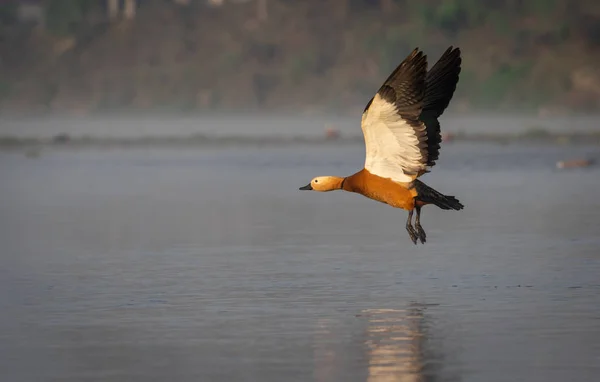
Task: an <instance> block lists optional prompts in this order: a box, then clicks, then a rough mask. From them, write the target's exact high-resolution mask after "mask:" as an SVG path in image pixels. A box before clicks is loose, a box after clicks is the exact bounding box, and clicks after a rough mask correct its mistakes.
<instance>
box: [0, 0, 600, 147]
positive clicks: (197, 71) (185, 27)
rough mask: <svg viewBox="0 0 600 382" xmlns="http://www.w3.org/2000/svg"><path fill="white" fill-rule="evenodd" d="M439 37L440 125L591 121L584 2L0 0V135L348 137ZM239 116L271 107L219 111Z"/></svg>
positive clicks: (598, 54) (597, 81)
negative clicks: (452, 56) (453, 87)
mask: <svg viewBox="0 0 600 382" xmlns="http://www.w3.org/2000/svg"><path fill="white" fill-rule="evenodd" d="M450 45H453V46H459V47H460V48H461V49H462V55H463V66H462V67H463V69H462V73H461V76H460V81H459V84H458V88H457V91H456V93H455V96H454V98H453V101H452V103H451V106H450V107H449V109H448V110H447V111H446V114H445V117H444V118H447V119H445V121H446V122H445V123H444V122H443V124H442V125H443V130H444V131H447V132H454V133H457V132H463V133H469V132H482V131H483V132H494V133H507V132H515V131H522V130H523V129H537V130H540V129H547V130H561V131H566V132H570V131H577V130H582V129H583V130H588V131H589V130H594V129H596V128H597V122H596V120H595V119H594V118H591V119H590V118H589V117H587V116H589V115H590V114H591V115H594V114H596V113H597V112H598V109H599V108H600V69H599V67H598V65H597V63H598V62H600V49H599V47H600V6H599V5H598V3H597V2H596V1H592V0H590V1H585V0H580V1H576V2H571V1H567V0H531V1H521V0H493V1H492V0H489V1H477V0H443V1H442V0H422V1H405V0H294V1H291V0H144V1H135V0H37V1H36V0H27V1H25V0H22V1H3V2H2V4H1V5H0V113H1V117H0V118H1V119H2V122H3V123H2V128H1V130H0V134H2V135H3V136H36V135H38V136H39V135H40V134H41V135H56V134H59V133H67V134H74V135H100V136H102V135H104V136H106V135H108V136H113V135H114V136H121V135H123V134H126V135H127V134H129V135H132V136H136V135H137V136H139V135H177V134H180V135H181V134H184V135H185V134H194V133H202V134H205V133H206V134H219V133H221V134H253V133H264V134H288V135H289V134H292V135H303V134H305V133H308V134H310V133H313V134H322V133H323V131H325V129H326V128H327V126H329V125H330V124H334V125H335V126H333V127H334V128H336V129H339V130H340V131H341V132H342V133H347V134H357V133H360V130H359V129H358V121H360V119H359V118H360V113H361V112H362V110H363V108H364V106H365V104H366V102H367V101H368V100H369V98H370V97H371V96H372V95H373V94H374V92H375V91H376V90H377V88H378V87H379V86H380V84H381V83H382V81H383V80H384V79H385V78H386V77H387V76H388V75H389V73H390V71H391V70H393V68H395V67H396V66H397V65H398V64H399V62H400V61H401V60H402V59H403V58H404V57H405V56H406V55H407V54H408V53H409V52H410V51H411V50H412V49H413V48H414V47H420V48H422V49H424V50H425V52H426V53H427V54H428V57H429V62H430V65H433V63H434V62H435V61H436V60H437V59H438V58H439V56H440V55H441V53H442V52H443V51H444V50H445V49H446V48H447V47H448V46H450ZM248 114H253V115H262V116H269V117H270V118H272V119H271V120H266V121H265V120H264V119H262V122H260V123H257V124H255V126H252V127H249V126H240V125H241V124H239V123H237V122H236V123H225V124H221V125H226V126H221V125H220V124H219V121H222V118H220V117H222V116H224V115H226V116H228V117H230V118H231V117H234V116H236V115H238V116H239V115H242V116H243V115H248ZM507 114H510V115H512V116H513V117H515V118H517V119H514V118H513V119H511V120H507V119H506V115H507ZM482 115H483V116H484V118H475V119H473V118H474V116H482ZM574 115H576V116H577V117H574ZM117 116H118V117H119V118H125V117H131V116H134V119H133V120H131V119H125V122H124V123H121V122H114V121H113V119H112V118H115V117H117ZM161 116H162V117H164V116H168V117H169V119H168V121H169V122H166V121H162V122H160V120H157V119H156V118H157V117H161ZM199 116H201V117H208V116H217V117H216V118H213V119H200V120H199V119H198V117H199ZM275 116H279V117H282V118H279V119H277V118H276V117H275ZM582 116H583V117H582ZM50 117H52V119H48V118H50ZM292 117H293V118H292ZM307 117H310V118H312V119H309V120H307ZM465 117H467V120H465V119H464V118H465ZM24 118H25V120H24ZM107 118H108V119H107ZM294 118H295V119H294ZM461 118H462V119H461ZM332 119H333V120H332ZM50 121H52V123H50ZM82 121H86V123H85V124H83V123H82ZM95 121H96V122H95ZM286 121H287V123H286ZM307 121H309V122H308V123H307ZM483 121H488V123H483ZM115 123H116V125H117V126H115ZM163 124H166V125H168V126H163ZM83 126H85V128H84V127H83Z"/></svg>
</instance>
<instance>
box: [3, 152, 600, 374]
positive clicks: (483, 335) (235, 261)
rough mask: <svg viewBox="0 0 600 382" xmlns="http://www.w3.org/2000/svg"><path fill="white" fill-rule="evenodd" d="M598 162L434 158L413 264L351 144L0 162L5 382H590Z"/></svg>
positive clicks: (399, 219) (599, 347) (396, 220)
mask: <svg viewBox="0 0 600 382" xmlns="http://www.w3.org/2000/svg"><path fill="white" fill-rule="evenodd" d="M598 153H599V148H598V147H584V146H577V147H574V146H535V145H528V146H525V145H515V146H511V145H509V146H502V145H491V144H490V145H487V144H477V145H468V144H459V143H455V144H451V143H450V144H445V145H444V147H443V149H442V154H441V157H440V161H439V163H438V165H437V166H436V167H435V168H434V170H433V171H432V172H431V173H430V174H428V175H426V176H425V177H423V181H424V182H426V183H427V184H429V185H430V186H432V187H434V188H436V189H438V190H439V191H441V192H444V193H446V194H450V195H456V196H457V197H458V198H459V199H460V200H461V202H463V203H464V204H465V206H466V207H465V209H464V210H463V211H442V210H440V209H436V208H435V207H431V206H429V207H426V208H425V209H424V212H423V217H422V223H423V226H424V228H425V230H426V231H427V233H428V240H429V241H428V242H427V243H426V244H425V245H424V246H421V245H419V246H414V245H413V244H412V243H411V242H410V239H409V238H408V235H407V233H406V231H405V228H404V225H405V220H406V216H407V213H406V212H405V211H401V210H396V209H393V208H391V207H389V206H385V205H383V204H379V203H377V202H374V201H371V200H368V199H366V198H364V197H361V196H359V195H355V194H349V193H341V192H332V193H327V194H320V193H311V192H302V191H299V190H298V187H300V186H303V185H305V184H306V183H308V181H309V180H310V179H311V178H312V177H313V176H316V175H349V174H351V173H353V172H354V171H356V170H358V169H359V168H360V167H361V166H362V164H363V148H362V147H361V146H360V145H356V146H352V145H345V146H342V145H337V146H336V145H331V146H319V147H300V146H298V147H285V148H260V149H256V148H244V147H239V148H229V149H210V148H196V149H191V148H187V149H184V150H173V149H171V150H167V149H164V150H161V149H146V150H144V149H135V150H133V149H132V150H116V149H115V150H94V149H89V150H80V151H77V150H73V151H69V150H60V151H43V152H42V155H41V157H39V158H35V159H31V158H27V157H26V156H25V155H23V154H22V153H17V152H0V179H1V182H0V195H1V198H0V242H1V243H2V250H1V251H0V253H1V255H0V256H1V257H0V311H1V312H2V314H1V315H0V370H1V372H2V380H5V381H107V380H110V381H165V380H167V381H213V380H214V381H216V380H218V381H277V382H278V381H371V382H375V381H378V382H383V381H386V382H388V381H486V382H493V381H528V382H534V381H540V382H549V381H561V382H562V381H597V380H598V379H597V378H598V375H599V374H600V196H599V195H600V169H599V167H591V168H588V169H578V170H571V171H559V170H557V169H556V168H555V162H556V161H557V160H562V159H570V158H578V157H583V156H597V155H598Z"/></svg>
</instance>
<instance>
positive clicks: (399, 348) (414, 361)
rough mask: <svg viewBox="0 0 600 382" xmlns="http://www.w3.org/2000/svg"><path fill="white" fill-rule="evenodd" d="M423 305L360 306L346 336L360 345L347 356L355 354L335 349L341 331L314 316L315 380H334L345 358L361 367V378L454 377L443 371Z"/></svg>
mask: <svg viewBox="0 0 600 382" xmlns="http://www.w3.org/2000/svg"><path fill="white" fill-rule="evenodd" d="M428 306H430V305H424V304H419V303H412V304H410V305H409V306H408V307H407V308H406V309H383V308H382V309H365V310H362V311H361V313H360V314H358V315H357V320H358V321H359V322H360V324H359V325H358V328H357V330H356V332H355V333H354V335H352V336H351V337H353V338H352V340H350V339H348V341H352V342H353V343H360V344H362V348H361V349H360V353H361V355H360V356H359V357H358V359H353V358H354V357H353V356H352V354H354V356H356V355H357V354H355V353H354V352H352V351H348V349H340V348H339V346H337V348H336V346H335V344H339V343H340V342H341V341H340V337H344V334H343V333H336V327H335V324H334V323H332V322H331V321H329V320H326V319H323V320H319V321H318V323H317V330H316V333H315V343H316V345H315V354H314V357H315V380H316V381H331V380H337V379H339V378H340V377H341V375H339V374H340V373H339V368H340V366H342V365H345V364H346V363H347V362H349V363H352V364H353V365H347V366H351V367H352V366H353V367H352V368H353V369H354V371H355V372H356V371H357V370H363V372H364V375H361V380H365V381H367V382H434V381H440V380H444V381H459V380H460V378H458V377H452V373H448V371H447V370H443V369H444V361H445V358H446V357H445V355H444V354H443V350H442V347H441V346H439V343H438V342H439V341H438V338H437V336H436V334H435V333H434V332H435V331H436V327H435V323H434V319H433V318H432V317H431V316H430V315H428V314H427V312H426V310H427V308H428ZM346 335H347V334H346ZM356 337H359V338H356ZM331 345H333V346H331ZM357 353H358V352H357ZM348 358H350V359H348ZM357 364H362V365H357ZM356 366H359V367H358V368H357V367H356ZM348 368H350V367H345V369H348ZM354 377H357V376H356V374H354ZM440 378H441V379H440Z"/></svg>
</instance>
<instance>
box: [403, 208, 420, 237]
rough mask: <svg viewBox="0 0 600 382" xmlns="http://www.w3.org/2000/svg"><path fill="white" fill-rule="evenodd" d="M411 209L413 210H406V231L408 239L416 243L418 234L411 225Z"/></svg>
mask: <svg viewBox="0 0 600 382" xmlns="http://www.w3.org/2000/svg"><path fill="white" fill-rule="evenodd" d="M413 211H414V210H410V211H408V219H406V230H407V231H408V236H410V240H412V242H413V243H415V245H416V244H417V237H418V235H417V232H416V231H415V229H414V228H413V226H412V216H413Z"/></svg>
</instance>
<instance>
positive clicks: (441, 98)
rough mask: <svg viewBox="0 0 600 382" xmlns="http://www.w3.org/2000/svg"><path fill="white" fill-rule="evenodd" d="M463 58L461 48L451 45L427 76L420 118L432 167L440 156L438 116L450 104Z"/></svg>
mask: <svg viewBox="0 0 600 382" xmlns="http://www.w3.org/2000/svg"><path fill="white" fill-rule="evenodd" d="M461 63H462V59H461V57H460V49H459V48H453V47H452V46H451V47H449V48H448V49H447V50H446V51H445V52H444V54H442V56H441V57H440V59H439V60H438V62H436V63H435V65H433V67H432V68H431V69H430V70H429V72H427V76H426V77H425V99H424V104H423V111H422V112H421V116H420V117H419V119H420V120H421V121H423V123H425V127H426V130H427V166H428V167H432V166H434V165H435V161H436V160H438V158H439V156H440V143H441V142H442V135H441V133H440V123H439V121H438V118H439V117H440V116H441V115H442V113H443V112H444V110H446V108H447V107H448V104H450V100H451V99H452V96H453V95H454V91H455V90H456V85H457V83H458V76H459V74H460V70H461V67H460V65H461Z"/></svg>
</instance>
